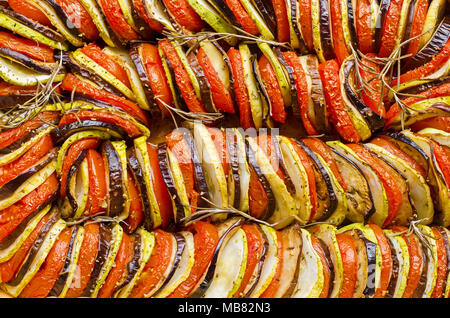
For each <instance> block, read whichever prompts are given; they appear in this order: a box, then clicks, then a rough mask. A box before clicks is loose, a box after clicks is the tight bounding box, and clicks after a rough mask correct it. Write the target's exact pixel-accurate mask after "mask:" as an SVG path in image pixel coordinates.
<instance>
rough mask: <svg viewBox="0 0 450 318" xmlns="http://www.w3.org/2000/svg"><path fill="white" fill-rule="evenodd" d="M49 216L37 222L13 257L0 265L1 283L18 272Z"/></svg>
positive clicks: (48, 214) (7, 280) (10, 278)
mask: <svg viewBox="0 0 450 318" xmlns="http://www.w3.org/2000/svg"><path fill="white" fill-rule="evenodd" d="M50 216H51V214H50V213H47V214H46V215H45V216H44V217H43V218H42V219H41V221H39V223H38V225H37V226H36V227H35V228H34V230H33V232H31V234H30V235H29V236H28V237H27V238H26V239H25V241H24V242H23V243H22V245H21V246H20V248H19V249H18V250H17V252H16V253H15V254H14V256H13V257H12V258H11V259H9V260H8V261H6V262H4V263H1V264H0V277H1V281H2V282H9V281H10V280H12V279H13V278H14V277H15V276H16V273H17V272H18V271H19V269H20V266H21V265H22V263H23V261H24V260H25V258H26V257H27V255H28V252H29V250H30V249H31V247H32V246H33V244H34V241H35V240H36V238H37V237H38V235H39V233H40V232H41V229H42V227H43V226H44V225H45V223H47V221H48V220H49V219H50Z"/></svg>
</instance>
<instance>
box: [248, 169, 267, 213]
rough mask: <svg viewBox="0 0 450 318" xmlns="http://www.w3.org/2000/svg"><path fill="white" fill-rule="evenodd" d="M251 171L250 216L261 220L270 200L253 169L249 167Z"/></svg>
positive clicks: (249, 189)
mask: <svg viewBox="0 0 450 318" xmlns="http://www.w3.org/2000/svg"><path fill="white" fill-rule="evenodd" d="M249 170H250V184H249V188H248V198H249V208H248V210H249V214H250V215H251V216H253V217H255V218H257V219H260V218H261V217H262V216H263V214H264V212H265V211H266V210H267V207H268V205H269V198H268V197H267V194H266V190H264V186H263V185H262V184H261V181H259V178H258V175H257V174H256V172H255V170H254V169H253V167H249Z"/></svg>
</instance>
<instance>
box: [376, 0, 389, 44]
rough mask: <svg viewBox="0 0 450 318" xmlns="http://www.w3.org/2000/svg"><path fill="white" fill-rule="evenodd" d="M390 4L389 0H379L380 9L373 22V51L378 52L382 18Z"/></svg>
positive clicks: (381, 32) (384, 16)
mask: <svg viewBox="0 0 450 318" xmlns="http://www.w3.org/2000/svg"><path fill="white" fill-rule="evenodd" d="M390 4H391V0H381V2H380V11H379V14H378V17H377V22H376V24H375V43H374V44H375V45H374V51H375V52H378V51H379V50H380V46H381V37H382V35H383V26H384V20H385V19H386V14H387V11H388V9H389V5H390Z"/></svg>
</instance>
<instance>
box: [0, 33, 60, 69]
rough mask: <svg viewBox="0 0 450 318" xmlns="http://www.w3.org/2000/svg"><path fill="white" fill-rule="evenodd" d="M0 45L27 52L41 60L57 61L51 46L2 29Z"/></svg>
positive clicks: (23, 52) (26, 53)
mask: <svg viewBox="0 0 450 318" xmlns="http://www.w3.org/2000/svg"><path fill="white" fill-rule="evenodd" d="M0 46H1V47H4V48H8V49H11V50H14V51H17V52H19V53H22V54H25V55H27V56H29V57H31V58H33V59H36V60H39V61H43V62H55V57H54V56H53V52H54V50H53V49H52V48H51V47H49V46H47V45H45V44H41V43H38V42H36V41H32V40H29V39H24V38H21V37H18V36H16V35H14V34H11V33H8V32H5V31H0Z"/></svg>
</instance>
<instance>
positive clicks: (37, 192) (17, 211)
mask: <svg viewBox="0 0 450 318" xmlns="http://www.w3.org/2000/svg"><path fill="white" fill-rule="evenodd" d="M58 186H59V184H58V179H57V178H56V175H55V174H52V175H50V176H49V177H48V178H47V179H46V180H45V181H44V182H43V183H42V184H41V185H40V186H38V187H37V188H36V189H34V190H33V191H31V192H30V193H29V194H27V195H26V196H25V197H23V198H22V199H21V200H19V201H18V202H16V203H14V204H13V205H11V206H9V207H7V208H6V209H4V210H2V211H0V242H1V241H3V240H4V239H5V238H6V237H8V235H9V234H11V233H12V232H13V231H14V230H15V229H16V228H17V227H18V226H19V225H20V224H21V223H22V222H24V220H25V219H26V218H27V217H28V216H29V215H30V214H32V213H33V212H34V211H35V210H36V209H37V208H39V206H40V205H41V204H43V203H44V202H46V200H48V199H49V198H50V197H51V196H52V195H54V194H55V193H56V191H57V189H58Z"/></svg>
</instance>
